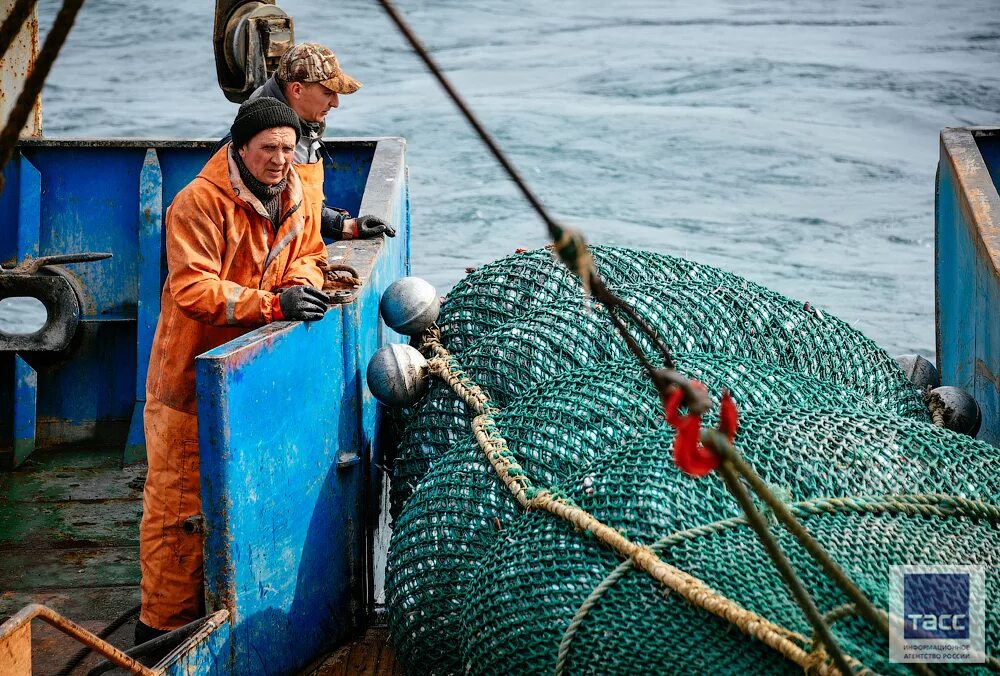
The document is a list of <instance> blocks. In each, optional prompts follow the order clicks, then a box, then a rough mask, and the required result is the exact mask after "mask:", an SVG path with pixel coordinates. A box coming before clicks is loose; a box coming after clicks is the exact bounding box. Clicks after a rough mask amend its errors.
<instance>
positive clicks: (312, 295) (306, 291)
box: [278, 286, 328, 322]
mask: <svg viewBox="0 0 1000 676" xmlns="http://www.w3.org/2000/svg"><path fill="white" fill-rule="evenodd" d="M278 304H279V305H281V314H283V315H285V319H288V320H301V321H306V322H311V321H313V320H315V319H322V318H323V315H324V314H326V310H327V307H328V306H327V299H326V294H325V293H323V292H322V291H320V290H319V289H314V288H312V287H311V286H293V287H291V288H290V289H285V290H284V291H282V292H281V295H280V296H278Z"/></svg>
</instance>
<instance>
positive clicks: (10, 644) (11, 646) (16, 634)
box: [0, 623, 31, 676]
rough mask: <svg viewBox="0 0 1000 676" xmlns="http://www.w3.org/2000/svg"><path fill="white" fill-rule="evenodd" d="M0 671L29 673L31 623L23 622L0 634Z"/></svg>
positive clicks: (22, 675) (16, 674)
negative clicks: (12, 629) (4, 633)
mask: <svg viewBox="0 0 1000 676" xmlns="http://www.w3.org/2000/svg"><path fill="white" fill-rule="evenodd" d="M0 673H4V674H10V675H11V676H30V675H31V624H30V623H25V624H24V625H22V626H20V627H18V628H17V629H15V630H14V631H12V632H11V633H9V634H6V635H3V636H0Z"/></svg>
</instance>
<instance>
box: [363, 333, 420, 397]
mask: <svg viewBox="0 0 1000 676" xmlns="http://www.w3.org/2000/svg"><path fill="white" fill-rule="evenodd" d="M366 375H367V379H368V389H370V390H371V392H372V394H374V395H375V398H376V399H378V400H379V401H381V402H382V403H383V404H385V405H386V406H393V407H402V406H409V405H410V404H413V403H414V402H416V401H417V400H418V399H420V397H422V396H423V394H424V392H426V391H427V376H428V373H427V360H426V359H424V355H422V354H420V352H418V351H417V350H416V349H415V348H412V347H410V346H409V345H400V344H393V345H386V346H385V347H383V348H380V349H379V350H378V351H377V352H376V353H375V354H374V355H373V356H372V359H371V361H370V362H368V371H367V374H366Z"/></svg>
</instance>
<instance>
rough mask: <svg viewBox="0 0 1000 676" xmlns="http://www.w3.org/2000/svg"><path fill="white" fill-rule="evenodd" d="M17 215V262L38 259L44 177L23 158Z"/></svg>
mask: <svg viewBox="0 0 1000 676" xmlns="http://www.w3.org/2000/svg"><path fill="white" fill-rule="evenodd" d="M20 165H21V170H20V172H19V173H20V179H21V180H20V185H19V186H18V202H19V207H20V208H19V209H18V214H17V260H18V261H23V260H24V259H25V258H28V257H31V258H37V257H38V255H39V254H38V251H39V236H40V233H41V224H42V176H41V174H40V173H39V172H38V170H37V169H35V167H34V166H33V165H32V164H31V162H29V161H28V158H26V157H22V158H21V161H20Z"/></svg>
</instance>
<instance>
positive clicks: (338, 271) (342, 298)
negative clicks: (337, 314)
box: [323, 263, 362, 305]
mask: <svg viewBox="0 0 1000 676" xmlns="http://www.w3.org/2000/svg"><path fill="white" fill-rule="evenodd" d="M323 278H324V279H323V291H324V292H326V297H327V299H328V301H329V303H330V304H331V305H343V304H346V303H350V302H351V301H352V300H354V299H355V298H356V297H357V295H358V292H359V291H360V289H361V284H362V282H361V275H360V274H358V270H357V268H355V267H354V266H352V265H347V264H346V263H327V264H326V267H324V268H323Z"/></svg>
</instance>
